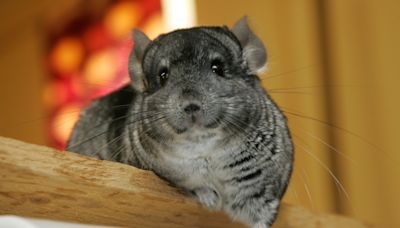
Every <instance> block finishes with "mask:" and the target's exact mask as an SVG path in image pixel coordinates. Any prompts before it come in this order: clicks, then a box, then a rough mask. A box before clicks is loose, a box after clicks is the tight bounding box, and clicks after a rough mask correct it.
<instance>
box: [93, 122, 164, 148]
mask: <svg viewBox="0 0 400 228" xmlns="http://www.w3.org/2000/svg"><path fill="white" fill-rule="evenodd" d="M159 119H160V118H158V119H155V120H153V121H154V122H156V121H157V120H159ZM134 122H136V121H130V122H128V123H126V124H127V125H128V124H132V123H134ZM122 127H124V126H120V127H119V128H122ZM125 133H126V132H122V133H121V135H119V136H116V137H115V138H113V139H112V140H110V141H108V142H107V143H105V144H104V145H102V146H101V147H100V148H97V150H96V151H97V152H95V153H93V154H91V156H95V155H97V154H98V153H99V152H100V151H101V150H102V149H104V148H105V147H106V146H110V145H112V144H114V143H116V142H118V140H119V139H121V138H122V137H123V136H124V134H125ZM96 136H97V135H96Z"/></svg>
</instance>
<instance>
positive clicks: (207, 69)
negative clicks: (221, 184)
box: [129, 18, 267, 138]
mask: <svg viewBox="0 0 400 228" xmlns="http://www.w3.org/2000/svg"><path fill="white" fill-rule="evenodd" d="M266 58H267V56H266V51H265V48H264V45H263V44H262V42H261V41H260V39H259V38H258V37H257V36H256V35H255V34H254V33H253V32H252V31H251V30H250V28H249V26H248V23H247V19H246V18H242V19H241V20H239V21H238V22H237V23H236V24H235V26H234V27H233V28H232V29H229V28H227V27H225V26H224V27H195V28H190V29H182V30H176V31H173V32H171V33H167V34H163V35H160V36H159V37H157V38H156V39H155V40H153V41H152V40H150V39H149V38H147V36H146V35H145V34H143V33H142V32H140V31H138V30H135V31H134V49H133V50H132V53H131V56H130V60H129V61H130V62H129V71H130V76H131V79H132V83H133V84H132V86H133V87H134V88H135V89H136V90H137V91H139V92H140V93H141V94H142V95H143V97H144V100H143V102H142V104H141V105H142V109H141V111H142V114H143V115H144V116H147V117H148V118H147V121H144V122H145V124H147V125H148V127H146V128H150V131H153V132H154V133H162V135H163V136H164V138H166V136H167V135H168V136H174V135H183V134H185V133H189V132H192V131H193V130H195V131H196V132H198V131H200V132H207V131H213V130H214V131H215V130H216V129H218V130H221V131H222V132H229V131H230V130H232V128H236V130H238V129H240V127H241V126H245V125H247V124H248V122H249V121H251V120H252V119H254V118H255V116H257V114H258V112H261V110H260V107H259V105H258V103H259V102H260V96H264V93H263V92H262V89H261V88H260V84H259V79H258V77H257V76H256V73H257V72H258V71H259V70H260V69H262V68H263V67H264V65H265V63H266Z"/></svg>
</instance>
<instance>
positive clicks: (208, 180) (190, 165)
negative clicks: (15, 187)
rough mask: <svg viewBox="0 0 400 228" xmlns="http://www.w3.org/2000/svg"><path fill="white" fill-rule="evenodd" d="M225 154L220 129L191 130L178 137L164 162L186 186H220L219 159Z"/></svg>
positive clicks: (181, 183)
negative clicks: (217, 130)
mask: <svg viewBox="0 0 400 228" xmlns="http://www.w3.org/2000/svg"><path fill="white" fill-rule="evenodd" d="M224 153H226V151H225V149H224V146H223V145H222V144H221V137H220V134H219V132H216V131H192V132H189V133H187V134H185V135H182V136H181V137H180V138H178V139H177V141H176V143H175V144H174V146H172V147H171V151H170V153H166V154H164V156H163V160H164V161H163V162H164V163H165V167H168V172H170V173H171V174H172V176H175V177H179V178H178V180H177V181H178V182H179V185H182V186H184V187H185V188H197V187H203V186H208V187H213V188H220V187H218V186H219V181H218V180H219V179H220V178H219V175H218V173H219V172H218V169H219V167H218V162H217V161H218V157H220V156H221V155H222V154H224Z"/></svg>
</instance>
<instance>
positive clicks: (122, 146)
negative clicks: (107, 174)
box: [110, 144, 126, 160]
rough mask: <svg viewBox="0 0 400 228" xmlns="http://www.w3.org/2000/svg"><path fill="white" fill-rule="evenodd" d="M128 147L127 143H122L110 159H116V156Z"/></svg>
mask: <svg viewBox="0 0 400 228" xmlns="http://www.w3.org/2000/svg"><path fill="white" fill-rule="evenodd" d="M125 149H126V147H125V145H123V144H122V145H121V146H120V147H119V148H118V149H117V151H115V152H113V154H112V155H111V157H110V160H114V158H117V157H118V155H119V154H121V153H122V151H124V150H125Z"/></svg>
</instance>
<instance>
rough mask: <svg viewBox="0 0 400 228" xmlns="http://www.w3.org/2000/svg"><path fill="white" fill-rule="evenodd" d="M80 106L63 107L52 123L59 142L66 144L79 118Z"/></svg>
mask: <svg viewBox="0 0 400 228" xmlns="http://www.w3.org/2000/svg"><path fill="white" fill-rule="evenodd" d="M79 110H80V106H79V105H78V104H69V105H66V106H64V107H62V108H61V109H60V110H58V112H57V113H56V115H55V116H54V119H53V121H52V131H53V134H54V137H55V139H56V140H57V141H58V142H66V141H67V140H68V137H69V135H70V134H71V131H72V128H73V127H74V124H75V123H76V121H77V120H78V118H79Z"/></svg>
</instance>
